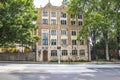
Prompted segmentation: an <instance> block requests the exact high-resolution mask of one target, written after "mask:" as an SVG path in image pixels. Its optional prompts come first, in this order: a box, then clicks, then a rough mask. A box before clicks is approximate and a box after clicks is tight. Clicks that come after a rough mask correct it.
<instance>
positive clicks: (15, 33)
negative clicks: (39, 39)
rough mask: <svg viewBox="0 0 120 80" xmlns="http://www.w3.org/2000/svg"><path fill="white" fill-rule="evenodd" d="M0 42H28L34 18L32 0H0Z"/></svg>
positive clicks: (33, 27) (30, 37) (33, 26)
mask: <svg viewBox="0 0 120 80" xmlns="http://www.w3.org/2000/svg"><path fill="white" fill-rule="evenodd" d="M0 19H1V20H0V38H1V39H0V44H2V45H4V44H10V43H19V44H28V43H30V42H31V41H32V40H31V39H32V31H33V30H34V29H35V25H34V24H33V21H35V20H36V14H35V8H34V5H33V0H2V1H0Z"/></svg>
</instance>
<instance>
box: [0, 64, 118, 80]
mask: <svg viewBox="0 0 120 80" xmlns="http://www.w3.org/2000/svg"><path fill="white" fill-rule="evenodd" d="M0 80H120V64H7V63H6V64H4V63H1V64H0Z"/></svg>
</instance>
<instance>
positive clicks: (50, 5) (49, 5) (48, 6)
mask: <svg viewBox="0 0 120 80" xmlns="http://www.w3.org/2000/svg"><path fill="white" fill-rule="evenodd" d="M44 8H53V6H52V4H51V3H48V4H46V6H45V7H44Z"/></svg>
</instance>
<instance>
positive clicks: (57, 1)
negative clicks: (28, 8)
mask: <svg viewBox="0 0 120 80" xmlns="http://www.w3.org/2000/svg"><path fill="white" fill-rule="evenodd" d="M62 1H63V0H50V2H51V4H52V5H54V6H60V5H61V4H62ZM48 2H49V0H34V4H35V7H37V8H39V7H40V5H41V6H42V7H44V6H45V5H46V4H47V3H48Z"/></svg>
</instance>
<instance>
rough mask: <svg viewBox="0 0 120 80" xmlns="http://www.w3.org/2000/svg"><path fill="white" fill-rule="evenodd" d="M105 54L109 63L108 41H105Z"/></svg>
mask: <svg viewBox="0 0 120 80" xmlns="http://www.w3.org/2000/svg"><path fill="white" fill-rule="evenodd" d="M105 53H106V60H107V61H109V60H110V58H109V53H108V40H105Z"/></svg>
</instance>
